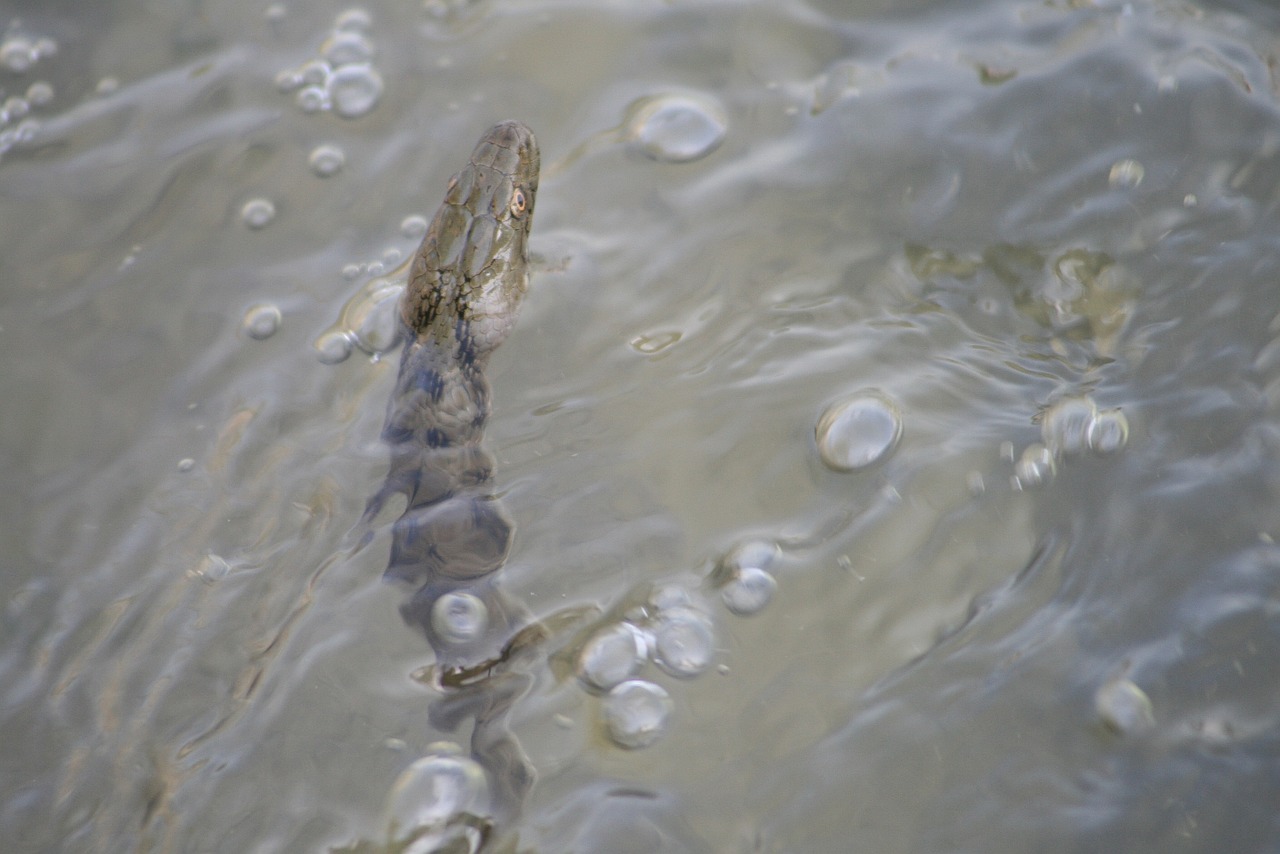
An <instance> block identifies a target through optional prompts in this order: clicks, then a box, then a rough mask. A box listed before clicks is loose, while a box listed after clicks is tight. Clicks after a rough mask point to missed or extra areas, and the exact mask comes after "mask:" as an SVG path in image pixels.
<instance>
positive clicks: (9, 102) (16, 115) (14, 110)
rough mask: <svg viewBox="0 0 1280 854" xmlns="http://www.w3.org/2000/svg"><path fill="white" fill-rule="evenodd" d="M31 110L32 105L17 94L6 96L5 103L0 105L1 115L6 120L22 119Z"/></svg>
mask: <svg viewBox="0 0 1280 854" xmlns="http://www.w3.org/2000/svg"><path fill="white" fill-rule="evenodd" d="M30 111H31V105H30V104H28V103H27V102H26V101H25V100H23V99H22V98H19V97H18V96H17V95H11V96H10V97H8V98H5V100H4V104H2V105H0V116H3V117H4V120H5V121H13V120H14V119H20V118H22V117H23V116H25V115H26V114H27V113H29V112H30Z"/></svg>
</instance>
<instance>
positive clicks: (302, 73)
mask: <svg viewBox="0 0 1280 854" xmlns="http://www.w3.org/2000/svg"><path fill="white" fill-rule="evenodd" d="M331 74H332V69H331V68H329V64H328V63H326V62H322V61H321V60H319V59H312V60H309V61H308V62H304V63H303V64H302V65H301V66H300V67H299V68H298V71H297V75H298V78H299V79H300V80H302V83H303V85H305V86H326V85H328V83H329V76H330V75H331Z"/></svg>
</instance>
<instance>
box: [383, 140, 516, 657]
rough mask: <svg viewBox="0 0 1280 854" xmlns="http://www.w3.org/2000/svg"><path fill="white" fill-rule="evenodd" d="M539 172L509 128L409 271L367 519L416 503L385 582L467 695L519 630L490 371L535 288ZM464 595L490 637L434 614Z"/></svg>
mask: <svg viewBox="0 0 1280 854" xmlns="http://www.w3.org/2000/svg"><path fill="white" fill-rule="evenodd" d="M538 169H539V154H538V146H537V142H536V141H535V139H534V136H533V133H532V132H531V131H530V130H529V128H527V127H526V126H525V125H523V124H521V123H519V122H513V121H509V122H502V123H500V124H498V125H495V126H494V127H492V128H491V129H490V130H489V131H488V132H486V133H485V134H484V136H482V137H481V138H480V141H479V142H478V143H477V144H476V147H475V150H474V151H473V152H472V154H471V158H470V161H469V162H468V163H467V165H466V166H465V167H464V168H463V169H462V171H460V172H458V173H457V174H456V175H454V176H453V178H452V179H451V180H450V181H449V185H448V189H447V191H446V194H445V199H444V202H443V204H441V206H440V208H439V210H438V211H437V212H436V215H435V218H434V219H433V220H432V222H431V225H430V226H429V228H428V229H427V233H426V235H425V236H424V237H423V240H422V244H421V246H420V247H419V249H418V251H417V253H416V255H415V256H414V259H413V263H412V266H411V267H410V271H409V281H408V286H407V288H406V290H405V294H404V298H403V301H402V303H401V310H400V320H401V323H402V324H403V328H402V330H401V331H402V332H403V334H404V336H405V340H406V344H405V348H404V353H403V355H402V357H401V362H400V372H399V375H398V377H397V379H396V385H395V391H394V392H393V394H392V396H391V401H390V403H389V405H388V410H387V420H386V425H385V427H384V428H383V434H382V435H383V439H384V440H385V441H386V442H387V444H389V445H390V446H391V467H390V472H389V474H388V476H387V481H386V483H385V485H384V486H383V488H382V489H381V491H379V493H378V494H377V495H375V496H374V497H373V499H371V500H370V502H369V507H368V509H367V510H366V514H365V517H366V520H368V519H371V518H372V517H373V516H374V515H375V514H376V513H377V512H378V510H379V509H380V508H381V506H382V504H383V503H384V501H385V500H386V499H387V498H388V497H389V496H391V495H393V494H395V493H403V494H404V495H405V496H406V498H407V499H408V501H407V504H406V506H405V509H404V513H403V514H402V515H401V517H400V518H399V519H398V520H397V521H396V522H395V525H394V527H393V529H392V549H391V560H390V563H389V565H388V567H387V571H386V575H387V576H388V577H390V578H394V579H398V580H403V581H406V582H408V583H410V584H412V585H413V586H414V587H415V588H416V592H415V594H414V595H413V597H412V598H411V600H410V601H409V602H407V603H406V604H405V605H404V606H403V608H402V610H403V613H404V616H405V618H406V619H407V620H408V621H409V622H411V623H414V624H416V625H418V626H419V627H420V628H422V630H423V631H424V632H425V633H426V635H427V639H428V641H429V642H430V644H431V646H432V648H433V650H434V651H435V653H436V658H437V662H438V666H439V667H440V669H441V670H442V672H443V674H444V675H445V676H446V677H447V676H448V675H449V674H450V673H453V674H454V675H455V678H457V681H459V682H464V681H465V679H464V678H461V677H457V674H459V673H464V674H465V673H467V671H468V669H474V668H477V667H481V668H483V667H484V665H485V663H486V662H490V663H492V662H493V661H494V660H495V656H496V653H497V649H498V648H499V647H500V646H501V645H502V644H503V643H505V642H506V641H507V640H508V639H509V635H510V632H511V630H512V629H513V628H514V627H515V622H516V620H517V618H518V615H517V614H515V613H513V611H514V609H513V608H512V606H511V605H510V603H509V602H508V601H507V600H506V599H505V598H503V597H502V596H500V595H498V594H497V592H496V591H495V590H494V588H493V584H492V578H491V576H492V574H493V573H494V571H495V570H497V569H498V568H499V567H501V566H502V564H503V562H504V561H505V560H506V556H507V552H508V550H509V548H510V544H511V537H512V531H513V529H514V526H513V524H512V522H511V520H510V519H509V518H508V516H507V514H506V512H505V511H504V510H503V509H502V506H501V504H500V503H499V501H498V499H497V498H496V497H494V496H493V495H490V494H488V492H487V488H488V486H489V483H490V480H491V476H492V470H493V459H492V457H490V456H489V454H488V453H487V452H485V451H484V449H483V448H481V446H480V441H481V438H482V437H483V432H484V424H485V419H486V418H487V416H488V414H489V384H488V381H487V380H486V379H485V375H484V369H485V365H486V363H487V362H488V359H489V356H490V354H491V353H492V352H493V351H494V349H495V348H497V347H498V345H499V344H501V343H502V341H503V340H504V339H505V338H506V337H507V334H508V333H509V332H510V331H511V328H512V326H513V325H514V324H515V321H516V316H517V313H518V312H519V308H520V303H521V300H522V298H523V297H524V294H525V291H526V289H527V287H528V260H529V255H528V237H529V230H530V227H531V225H532V222H533V207H534V200H535V197H536V195H537V190H538ZM459 591H460V592H465V593H467V594H471V595H473V596H475V597H476V598H477V599H479V600H480V602H482V603H483V604H484V607H485V610H486V614H485V617H486V623H485V626H484V630H483V631H480V632H478V633H477V634H476V636H474V637H459V636H457V635H451V636H448V637H443V636H441V634H440V630H439V628H438V627H437V625H436V623H437V621H436V620H434V619H433V617H432V609H433V608H434V607H435V606H436V604H437V603H438V602H439V600H440V597H442V596H444V595H445V594H448V593H452V592H459Z"/></svg>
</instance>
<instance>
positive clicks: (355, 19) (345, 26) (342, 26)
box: [333, 6, 373, 32]
mask: <svg viewBox="0 0 1280 854" xmlns="http://www.w3.org/2000/svg"><path fill="white" fill-rule="evenodd" d="M372 25H373V18H371V17H370V16H369V13H368V12H366V11H365V10H364V9H361V8H360V7H359V6H355V7H352V8H350V9H347V10H346V11H345V12H342V13H341V14H339V15H338V17H336V18H334V19H333V28H334V29H335V30H338V31H340V32H360V31H363V30H367V29H369V27H371V26H372Z"/></svg>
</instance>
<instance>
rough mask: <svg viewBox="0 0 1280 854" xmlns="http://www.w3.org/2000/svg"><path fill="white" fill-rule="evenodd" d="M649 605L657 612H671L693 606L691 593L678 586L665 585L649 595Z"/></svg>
mask: <svg viewBox="0 0 1280 854" xmlns="http://www.w3.org/2000/svg"><path fill="white" fill-rule="evenodd" d="M649 604H650V605H652V606H653V609H654V610H655V611H670V610H672V609H675V608H689V607H692V606H693V597H691V596H690V595H689V591H687V590H685V589H684V588H683V587H680V586H679V585H676V584H664V585H663V586H662V587H659V588H658V589H656V590H654V591H653V593H651V594H650V595H649Z"/></svg>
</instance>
